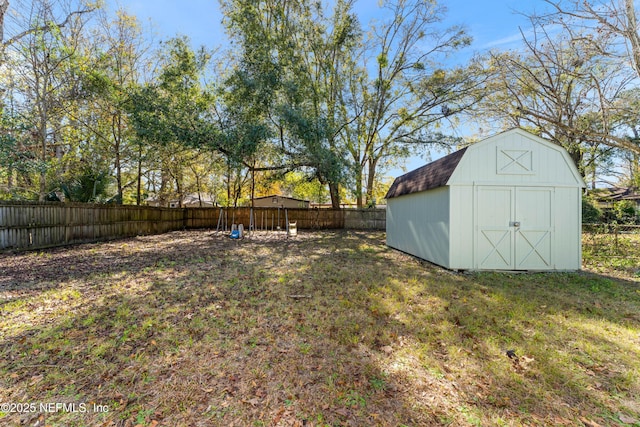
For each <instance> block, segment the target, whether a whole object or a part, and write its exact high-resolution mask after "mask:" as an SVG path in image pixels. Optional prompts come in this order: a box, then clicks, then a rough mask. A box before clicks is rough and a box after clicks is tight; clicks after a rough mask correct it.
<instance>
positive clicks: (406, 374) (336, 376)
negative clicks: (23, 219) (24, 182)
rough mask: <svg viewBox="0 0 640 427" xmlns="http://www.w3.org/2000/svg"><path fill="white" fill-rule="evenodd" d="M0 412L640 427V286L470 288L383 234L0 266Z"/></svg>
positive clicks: (594, 281)
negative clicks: (388, 242)
mask: <svg viewBox="0 0 640 427" xmlns="http://www.w3.org/2000/svg"><path fill="white" fill-rule="evenodd" d="M618 276H620V275H619V274H618ZM0 403H3V405H2V407H1V408H0V409H1V412H0V424H1V425H19V424H21V423H22V424H23V425H36V424H37V425H40V426H43V425H51V426H89V425H90V426H114V425H115V426H135V425H139V426H212V425H214V426H215V425H221V426H302V425H305V426H342V425H344V426H375V425H380V426H401V425H405V426H429V425H452V426H467V425H483V426H499V425H508V426H520V425H533V426H535V425H538V426H547V425H578V426H580V425H585V426H597V425H608V426H617V425H620V426H622V425H640V279H639V278H638V277H637V276H634V275H629V276H628V277H617V278H613V277H609V276H607V275H606V274H605V273H603V272H600V273H599V274H594V273H575V274H567V273H564V274H498V273H473V274H456V273H452V272H448V271H445V270H443V269H440V268H437V267H435V266H432V265H429V264H427V263H424V262H420V261H418V260H416V259H414V258H412V257H409V256H407V255H405V254H402V253H399V252H397V251H394V250H392V249H389V248H387V247H386V246H385V245H384V233H380V232H374V233H366V232H348V231H345V232H323V233H310V232H306V231H304V230H303V231H300V235H299V236H298V237H297V238H295V239H290V240H286V239H284V238H274V237H273V235H272V237H270V238H267V237H262V238H259V239H254V240H244V241H241V242H238V241H231V240H229V239H227V238H226V237H223V236H215V235H214V234H213V233H212V232H210V231H189V232H175V233H169V234H165V235H161V236H147V237H139V238H135V239H128V240H120V241H115V242H109V243H98V244H87V245H81V246H76V247H71V248H61V249H54V250H47V251H42V252H32V253H24V254H18V255H0ZM6 403H12V404H11V405H9V406H7V405H6ZM41 404H42V405H41Z"/></svg>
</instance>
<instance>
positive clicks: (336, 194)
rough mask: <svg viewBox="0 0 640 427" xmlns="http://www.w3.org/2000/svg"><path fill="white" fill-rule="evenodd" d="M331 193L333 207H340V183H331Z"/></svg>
mask: <svg viewBox="0 0 640 427" xmlns="http://www.w3.org/2000/svg"><path fill="white" fill-rule="evenodd" d="M329 194H330V195H331V207H332V208H333V209H340V187H339V186H338V184H335V183H332V182H330V183H329Z"/></svg>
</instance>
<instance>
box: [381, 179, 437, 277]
mask: <svg viewBox="0 0 640 427" xmlns="http://www.w3.org/2000/svg"><path fill="white" fill-rule="evenodd" d="M449 203H450V200H449V188H448V187H440V188H437V189H434V190H430V191H423V192H420V193H414V194H409V195H406V196H402V197H395V198H391V199H389V200H388V201H387V245H388V246H391V247H393V248H396V249H399V250H401V251H403V252H407V253H409V254H411V255H415V256H417V257H419V258H422V259H425V260H427V261H431V262H433V263H436V264H439V265H442V266H445V267H449Z"/></svg>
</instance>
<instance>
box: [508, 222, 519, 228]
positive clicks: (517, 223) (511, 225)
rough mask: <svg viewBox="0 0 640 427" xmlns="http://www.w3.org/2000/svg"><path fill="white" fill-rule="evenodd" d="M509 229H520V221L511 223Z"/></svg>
mask: <svg viewBox="0 0 640 427" xmlns="http://www.w3.org/2000/svg"><path fill="white" fill-rule="evenodd" d="M509 227H520V221H511V222H510V223H509Z"/></svg>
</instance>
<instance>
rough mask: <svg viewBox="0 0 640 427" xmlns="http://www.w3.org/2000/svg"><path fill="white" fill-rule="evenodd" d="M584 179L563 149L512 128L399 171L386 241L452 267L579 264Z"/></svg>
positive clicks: (537, 267) (528, 267)
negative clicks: (413, 168)
mask: <svg viewBox="0 0 640 427" xmlns="http://www.w3.org/2000/svg"><path fill="white" fill-rule="evenodd" d="M584 187H585V184H584V181H583V180H582V177H581V176H580V173H579V172H578V169H577V168H576V166H575V164H574V162H573V161H572V159H571V158H570V157H569V154H568V153H567V152H566V150H565V149H563V148H562V147H560V146H558V145H555V144H553V143H551V142H549V141H546V140H544V139H542V138H539V137H537V136H535V135H533V134H531V133H528V132H526V131H524V130H522V129H517V128H516V129H512V130H509V131H506V132H503V133H501V134H498V135H495V136H493V137H490V138H487V139H485V140H483V141H480V142H478V143H476V144H473V145H470V146H468V147H466V148H463V149H462V150H459V151H456V152H454V153H452V154H450V155H448V156H445V157H443V158H441V159H438V160H436V161H434V162H432V163H429V164H427V165H426V166H423V167H421V168H418V169H416V170H414V171H411V172H409V173H407V174H405V175H402V176H400V177H398V178H396V180H395V181H394V182H393V184H392V185H391V187H390V188H389V191H388V192H387V195H386V198H387V245H388V246H391V247H393V248H396V249H399V250H401V251H403V252H407V253H409V254H412V255H415V256H417V257H419V258H422V259H425V260H428V261H431V262H433V263H435V264H439V265H441V266H443V267H447V268H449V269H453V270H541V271H548V270H579V269H580V264H581V260H582V250H581V240H580V237H581V226H582V224H581V223H582V219H581V216H582V215H581V212H582V210H581V209H582V203H581V198H582V189H583V188H584Z"/></svg>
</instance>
